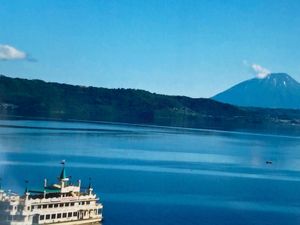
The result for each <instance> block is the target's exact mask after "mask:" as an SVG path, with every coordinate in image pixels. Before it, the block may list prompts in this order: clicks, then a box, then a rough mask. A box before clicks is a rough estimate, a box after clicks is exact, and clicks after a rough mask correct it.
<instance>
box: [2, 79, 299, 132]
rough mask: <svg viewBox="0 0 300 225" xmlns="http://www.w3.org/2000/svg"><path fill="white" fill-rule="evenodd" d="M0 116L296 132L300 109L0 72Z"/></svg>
mask: <svg viewBox="0 0 300 225" xmlns="http://www.w3.org/2000/svg"><path fill="white" fill-rule="evenodd" d="M0 114H1V117H2V118H10V117H11V116H16V117H19V116H21V117H28V118H37V119H38V118H49V119H63V120H90V121H109V122H125V123H138V124H153V125H163V126H180V127H193V128H213V129H225V130H241V129H243V130H249V129H250V130H252V129H261V130H293V131H296V132H297V131H298V129H299V128H298V125H299V121H300V111H298V110H272V109H260V108H244V107H236V106H233V105H229V104H224V103H219V102H217V101H214V100H212V99H205V98H197V99H195V98H188V97H183V96H167V95H160V94H154V93H150V92H147V91H143V90H133V89H107V88H96V87H83V86H74V85H67V84H59V83H50V82H44V81H41V80H27V79H19V78H10V77H6V76H3V75H2V76H0Z"/></svg>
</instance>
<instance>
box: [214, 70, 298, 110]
mask: <svg viewBox="0 0 300 225" xmlns="http://www.w3.org/2000/svg"><path fill="white" fill-rule="evenodd" d="M212 98H213V99H214V100H217V101H220V102H224V103H229V104H233V105H239V106H253V107H266V108H293V109H294V108H297V109H300V83H298V82H297V81H296V80H295V79H294V78H292V77H291V76H290V75H288V74H286V73H270V74H268V75H267V76H266V77H264V78H253V79H250V80H246V81H244V82H241V83H239V84H237V85H235V86H233V87H231V88H229V89H228V90H226V91H224V92H221V93H219V94H217V95H216V96H214V97H212Z"/></svg>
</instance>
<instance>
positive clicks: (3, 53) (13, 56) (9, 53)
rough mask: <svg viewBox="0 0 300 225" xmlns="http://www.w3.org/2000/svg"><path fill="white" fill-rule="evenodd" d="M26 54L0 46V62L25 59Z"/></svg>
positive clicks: (11, 47)
mask: <svg viewBox="0 0 300 225" xmlns="http://www.w3.org/2000/svg"><path fill="white" fill-rule="evenodd" d="M26 58H27V54H26V53H25V52H23V51H20V50H18V49H16V48H15V47H13V46H10V45H1V44H0V60H17V59H26Z"/></svg>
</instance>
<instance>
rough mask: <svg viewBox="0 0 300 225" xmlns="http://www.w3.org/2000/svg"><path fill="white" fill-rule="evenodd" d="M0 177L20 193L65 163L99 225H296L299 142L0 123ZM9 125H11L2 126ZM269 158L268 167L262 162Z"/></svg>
mask: <svg viewBox="0 0 300 225" xmlns="http://www.w3.org/2000/svg"><path fill="white" fill-rule="evenodd" d="M0 125H2V127H0V177H2V179H3V186H4V188H7V189H8V188H10V189H12V190H13V191H16V192H22V191H23V190H24V180H25V179H26V180H29V181H30V182H29V187H30V188H38V187H39V186H42V184H43V179H44V178H48V180H50V181H52V182H55V181H56V180H55V179H56V177H57V176H58V175H59V173H60V164H59V162H60V161H61V160H62V159H65V160H66V161H67V172H68V175H71V176H72V180H73V181H74V182H75V181H76V180H78V179H82V181H83V183H84V185H86V186H87V183H88V179H89V177H91V178H92V180H93V186H94V188H95V191H96V192H97V194H99V196H100V198H101V202H103V204H104V219H105V220H104V222H103V224H104V225H148V224H149V225H150V224H151V225H163V224H172V225H173V224H176V223H178V224H186V225H192V224H195V225H198V224H205V225H226V224H228V225H229V224H230V225H235V224H241V225H248V224H253V225H254V224H255V225H259V224H261V225H268V224H272V225H281V224H285V225H286V224H289V225H291V224H300V138H297V137H287V136H272V135H259V134H246V133H232V132H218V131H209V130H195V129H172V128H159V127H143V126H129V125H122V124H119V125H118V124H89V123H66V122H49V121H0ZM11 126H14V127H11ZM267 160H270V161H272V162H273V164H266V161H267Z"/></svg>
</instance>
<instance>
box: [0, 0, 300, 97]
mask: <svg viewBox="0 0 300 225" xmlns="http://www.w3.org/2000/svg"><path fill="white" fill-rule="evenodd" d="M266 71H272V72H286V73H288V74H290V75H292V76H293V77H294V78H295V79H297V80H298V81H300V1H298V0H69V1H68V0H63V1H62V0H56V1H55V0H26V1H23V0H0V74H4V75H8V76H12V77H24V78H30V79H43V80H47V81H56V82H65V83H70V84H80V85H88V86H101V87H109V88H119V87H124V88H138V89H145V90H149V91H151V92H156V93H163V94H172V95H186V96H191V97H211V96H212V95H214V94H216V93H218V92H220V91H223V90H224V89H227V88H228V87H230V86H232V85H234V84H236V83H238V82H240V81H243V80H246V79H250V78H252V77H254V76H255V74H256V73H261V72H262V73H264V72H266Z"/></svg>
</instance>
